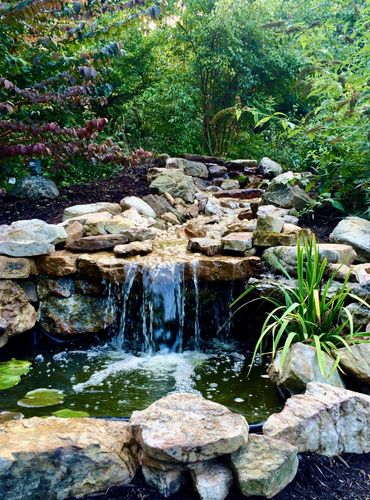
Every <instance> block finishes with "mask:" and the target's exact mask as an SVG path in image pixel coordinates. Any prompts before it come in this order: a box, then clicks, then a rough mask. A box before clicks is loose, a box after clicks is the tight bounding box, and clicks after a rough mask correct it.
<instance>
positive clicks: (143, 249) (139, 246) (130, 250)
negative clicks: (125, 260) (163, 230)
mask: <svg viewBox="0 0 370 500" xmlns="http://www.w3.org/2000/svg"><path fill="white" fill-rule="evenodd" d="M152 251H153V243H152V242H151V241H134V242H132V243H128V244H126V245H117V246H116V247H114V249H113V252H114V253H115V254H116V255H121V256H123V257H132V256H133V255H147V254H149V253H151V252H152Z"/></svg>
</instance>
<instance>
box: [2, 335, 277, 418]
mask: <svg viewBox="0 0 370 500" xmlns="http://www.w3.org/2000/svg"><path fill="white" fill-rule="evenodd" d="M212 344H213V345H212V347H211V346H208V347H207V346H206V347H205V348H204V349H203V350H202V352H200V351H184V352H182V353H174V352H167V353H166V352H160V353H155V354H152V355H150V354H148V353H138V354H132V353H127V352H124V351H122V350H117V349H112V346H111V345H108V344H107V345H105V346H98V347H93V348H89V349H86V350H83V349H78V350H62V351H60V350H58V351H54V352H49V353H44V354H42V355H38V356H36V357H35V356H34V355H33V356H32V357H28V359H30V360H31V361H32V367H31V370H30V372H29V373H28V374H27V375H25V376H22V379H21V382H20V383H19V384H18V385H17V386H15V387H13V388H11V389H7V390H4V391H1V393H0V411H4V410H6V411H20V412H21V413H22V414H23V415H24V416H25V417H31V416H43V415H50V414H51V413H52V412H53V411H56V410H59V409H62V408H69V409H72V410H78V411H85V412H87V413H89V415H90V416H117V417H123V416H130V415H131V413H132V411H134V410H140V409H143V408H145V407H147V406H148V405H149V404H150V403H152V402H153V401H155V400H157V399H159V398H160V397H162V396H164V395H166V394H168V393H170V392H172V391H185V392H192V393H195V394H201V395H203V396H204V397H206V398H209V399H211V400H212V401H216V402H218V403H222V404H224V405H226V406H228V407H229V408H230V409H231V410H233V411H236V412H238V413H241V414H243V415H244V416H245V417H246V418H247V420H248V422H250V423H257V422H260V421H262V420H264V419H266V418H267V417H268V415H270V414H271V413H273V412H276V411H280V410H281V408H282V401H281V399H280V397H279V394H278V391H277V390H276V387H275V385H274V384H272V383H271V382H270V381H269V379H268V378H267V376H266V364H265V363H264V362H261V361H259V362H258V363H257V364H256V365H255V366H254V367H253V370H252V372H251V374H250V376H249V378H248V377H247V371H248V365H249V359H250V358H249V357H246V356H245V354H242V348H241V347H240V346H237V345H235V344H230V343H229V344H225V343H218V342H216V341H213V342H212ZM35 358H36V360H35ZM23 359H27V357H24V356H23ZM38 388H53V389H59V390H61V391H63V394H64V401H63V403H60V404H58V405H54V406H48V407H44V408H24V407H20V406H18V404H17V401H19V400H20V399H22V398H23V397H24V395H25V394H26V393H27V392H28V391H31V390H34V389H38Z"/></svg>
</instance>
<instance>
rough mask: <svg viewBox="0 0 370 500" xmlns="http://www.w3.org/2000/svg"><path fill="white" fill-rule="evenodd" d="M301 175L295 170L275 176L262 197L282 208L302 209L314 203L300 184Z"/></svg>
mask: <svg viewBox="0 0 370 500" xmlns="http://www.w3.org/2000/svg"><path fill="white" fill-rule="evenodd" d="M298 182H299V177H298V176H297V175H296V174H294V173H293V172H285V173H284V174H280V175H278V176H277V177H275V178H274V179H273V180H272V181H271V182H270V184H269V186H268V188H267V189H266V192H265V193H264V195H263V197H262V199H263V202H264V203H271V204H273V205H277V206H278V207H281V208H295V209H296V210H302V209H304V208H306V207H307V206H309V205H311V204H312V203H313V200H312V198H311V197H310V196H309V195H308V194H307V193H306V192H305V191H304V190H303V189H302V188H301V187H300V186H299V185H298Z"/></svg>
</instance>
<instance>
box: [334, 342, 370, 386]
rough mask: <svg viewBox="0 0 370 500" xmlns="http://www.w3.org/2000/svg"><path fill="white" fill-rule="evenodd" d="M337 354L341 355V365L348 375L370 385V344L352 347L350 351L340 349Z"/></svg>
mask: <svg viewBox="0 0 370 500" xmlns="http://www.w3.org/2000/svg"><path fill="white" fill-rule="evenodd" d="M336 354H338V355H339V357H340V363H339V364H340V366H341V367H342V368H343V370H344V371H345V372H346V373H349V374H350V375H352V376H353V377H354V378H356V379H357V380H359V381H360V382H363V383H365V384H367V385H370V344H356V345H352V346H351V349H350V350H348V349H346V348H345V347H343V348H342V349H338V350H337V351H336Z"/></svg>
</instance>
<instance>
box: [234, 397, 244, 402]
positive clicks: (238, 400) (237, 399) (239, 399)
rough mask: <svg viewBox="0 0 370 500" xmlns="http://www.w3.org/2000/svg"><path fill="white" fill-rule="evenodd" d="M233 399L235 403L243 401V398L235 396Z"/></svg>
mask: <svg viewBox="0 0 370 500" xmlns="http://www.w3.org/2000/svg"><path fill="white" fill-rule="evenodd" d="M234 401H235V403H244V399H243V398H235V399H234Z"/></svg>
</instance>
